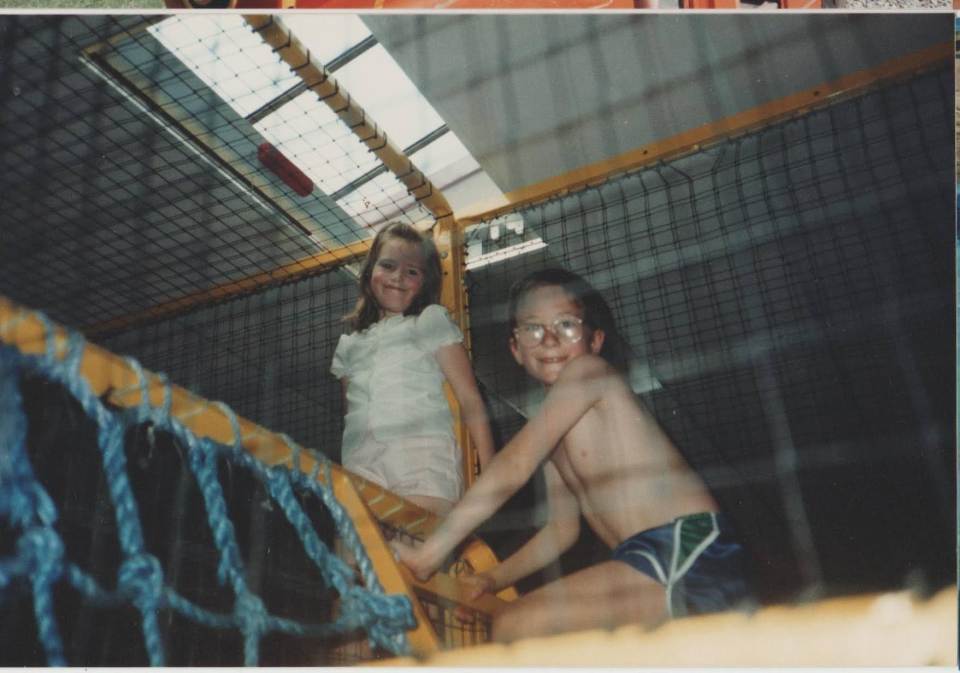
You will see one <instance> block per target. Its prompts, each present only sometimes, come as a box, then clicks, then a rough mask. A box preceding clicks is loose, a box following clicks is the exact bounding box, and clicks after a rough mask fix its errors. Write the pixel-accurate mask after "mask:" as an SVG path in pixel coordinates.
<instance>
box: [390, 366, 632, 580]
mask: <svg viewBox="0 0 960 673" xmlns="http://www.w3.org/2000/svg"><path fill="white" fill-rule="evenodd" d="M614 375H615V374H614V373H613V371H612V369H611V368H610V367H609V365H607V363H606V362H605V361H604V360H603V359H602V358H600V357H598V356H595V355H581V356H579V357H577V358H576V359H574V360H572V361H571V362H570V363H569V364H567V366H566V367H565V368H564V370H563V372H561V374H560V376H559V378H558V379H557V382H556V383H555V384H554V385H553V386H552V387H551V389H550V392H549V393H548V394H547V397H546V399H545V400H544V402H543V406H542V407H541V409H540V412H539V413H538V414H537V415H536V416H534V417H533V418H532V419H531V420H530V421H529V422H528V423H527V424H526V425H525V426H523V429H521V430H520V432H518V433H517V434H516V436H514V438H513V439H512V440H510V442H509V443H508V444H507V445H506V446H505V447H504V448H503V449H502V450H501V451H500V452H499V453H497V454H496V455H495V456H494V457H493V460H491V461H490V463H489V464H488V465H487V468H486V469H485V470H484V471H483V473H481V475H480V478H479V479H478V480H477V481H476V482H475V483H474V484H473V486H471V487H470V488H469V489H468V490H467V492H466V493H465V494H464V496H463V499H461V500H460V502H459V503H458V504H457V506H456V507H454V508H453V510H452V511H451V512H450V513H449V514H448V515H447V517H446V518H445V519H444V520H443V521H442V522H441V523H440V525H439V526H437V528H436V530H434V532H433V534H432V535H431V536H430V537H429V538H427V540H426V541H425V542H424V543H423V545H422V546H421V547H419V548H418V549H417V550H415V551H411V550H403V551H399V552H398V553H399V555H400V558H401V560H403V561H404V563H406V564H407V565H408V566H409V567H410V569H411V570H412V571H413V572H414V574H415V575H416V576H417V577H419V578H420V579H421V580H426V579H427V578H428V577H430V575H432V574H433V573H434V572H436V570H437V568H439V567H440V565H441V564H442V563H443V561H444V559H445V558H446V557H447V555H449V554H450V552H452V551H453V549H454V548H455V547H456V546H457V545H458V544H460V542H461V541H462V540H463V539H464V538H466V537H467V536H468V535H469V534H470V533H471V532H473V530H474V529H475V528H476V527H477V526H479V525H480V524H481V523H483V522H484V521H486V520H487V519H488V518H489V517H490V516H491V515H492V514H493V513H494V512H496V511H497V510H498V509H499V508H500V506H501V505H502V504H503V503H504V502H506V501H507V499H508V498H509V497H510V496H512V495H513V494H514V493H516V492H517V491H518V490H519V489H520V487H522V486H523V485H524V484H525V483H526V482H527V480H528V479H530V477H531V476H532V475H533V472H534V470H536V469H537V467H538V466H539V465H540V464H541V463H542V462H543V461H544V459H546V458H547V456H549V455H550V453H551V452H552V451H553V450H554V448H555V447H556V446H557V444H559V442H560V440H561V439H563V437H564V435H566V434H567V432H569V431H570V428H572V427H573V426H574V425H575V424H576V423H577V421H579V420H580V418H581V417H582V416H583V414H585V413H586V412H587V410H588V409H590V407H592V406H593V405H594V404H596V403H597V401H599V400H600V398H601V397H602V395H603V390H604V387H605V386H606V385H607V382H608V381H609V378H608V377H610V376H614Z"/></svg>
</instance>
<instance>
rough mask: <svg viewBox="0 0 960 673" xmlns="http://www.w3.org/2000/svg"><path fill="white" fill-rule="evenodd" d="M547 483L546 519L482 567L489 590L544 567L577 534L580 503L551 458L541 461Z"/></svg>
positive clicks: (575, 538)
mask: <svg viewBox="0 0 960 673" xmlns="http://www.w3.org/2000/svg"><path fill="white" fill-rule="evenodd" d="M543 475H544V480H545V481H546V485H547V508H548V517H549V518H548V520H547V523H546V524H545V525H544V526H543V527H542V528H541V529H540V530H539V531H537V534H536V535H534V536H533V537H532V538H530V539H529V540H528V541H527V542H526V544H524V545H523V546H522V547H520V549H518V550H517V551H516V552H514V553H513V554H512V555H511V556H509V557H507V558H506V559H504V560H503V561H502V562H501V563H499V564H498V565H496V566H494V567H493V568H491V569H490V570H488V571H486V574H487V575H488V576H489V577H490V579H491V580H492V581H493V586H492V587H491V588H490V591H491V592H492V593H495V592H497V591H500V590H501V589H503V588H505V587H509V586H512V585H513V584H515V583H516V582H517V581H518V580H521V579H523V578H524V577H526V576H527V575H530V574H531V573H534V572H536V571H538V570H540V569H542V568H544V567H545V566H546V565H547V564H548V563H550V562H552V561H554V560H556V559H557V558H558V557H559V556H560V555H561V554H562V553H563V552H565V551H567V550H568V549H569V548H570V547H571V546H572V545H573V543H574V542H576V541H577V536H578V535H579V534H580V507H579V506H578V505H577V501H576V499H575V498H574V495H573V493H572V492H571V491H570V489H569V488H567V485H566V484H565V483H563V479H562V478H561V477H560V473H559V472H558V471H557V468H556V466H555V465H554V464H553V463H552V462H549V461H548V462H546V463H544V465H543Z"/></svg>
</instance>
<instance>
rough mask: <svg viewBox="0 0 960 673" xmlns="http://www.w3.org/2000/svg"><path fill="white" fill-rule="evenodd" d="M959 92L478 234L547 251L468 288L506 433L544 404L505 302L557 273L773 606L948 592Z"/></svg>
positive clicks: (819, 115)
mask: <svg viewBox="0 0 960 673" xmlns="http://www.w3.org/2000/svg"><path fill="white" fill-rule="evenodd" d="M952 99H953V96H952V73H951V72H950V71H949V70H943V71H939V72H934V73H928V74H924V75H922V76H918V77H916V78H913V79H911V80H910V81H907V82H903V83H898V84H895V85H890V86H886V87H884V88H881V89H879V90H876V91H873V92H871V93H869V94H867V95H864V96H861V97H858V98H856V99H853V100H849V101H846V102H842V103H839V104H836V105H833V106H831V107H829V108H826V109H822V110H818V111H815V112H812V113H810V114H808V115H805V116H803V117H799V118H796V119H793V120H790V121H786V122H783V123H779V124H776V125H774V126H771V127H768V128H764V129H762V130H760V131H758V132H755V133H751V134H749V135H745V136H743V137H739V138H735V139H730V140H727V141H724V142H721V143H719V144H717V145H715V146H713V147H710V148H709V149H706V150H704V151H700V152H698V153H696V154H693V155H690V156H686V157H683V158H681V159H677V160H674V161H669V162H666V163H662V164H659V165H656V166H653V167H650V168H647V169H644V170H641V171H639V172H635V173H632V174H630V175H627V176H624V177H620V178H616V179H611V180H608V181H607V182H605V183H604V184H603V185H601V186H598V187H594V188H589V189H586V190H583V191H581V192H578V193H575V194H570V195H568V196H564V197H562V198H556V199H553V200H550V201H547V202H544V203H540V204H537V205H534V206H532V207H529V208H526V209H523V210H520V211H518V212H516V213H512V214H509V215H506V216H502V217H498V218H497V219H496V220H492V221H490V222H487V223H484V224H483V225H480V226H477V227H475V228H474V229H473V230H472V231H471V232H470V233H469V235H468V241H467V245H468V246H474V247H475V248H477V249H480V248H482V250H483V252H484V254H488V253H493V252H494V251H496V250H501V251H503V252H502V254H504V255H506V254H508V253H509V250H511V249H513V250H516V249H518V248H514V247H512V246H518V245H521V244H524V243H526V244H528V245H529V243H530V242H531V241H536V239H538V238H539V239H542V241H543V242H545V243H546V247H545V248H542V249H539V250H534V251H533V252H528V253H526V254H521V255H517V256H514V257H508V258H505V259H503V260H502V261H499V262H496V263H491V264H489V265H488V266H483V267H480V268H476V269H473V270H471V271H470V272H469V274H468V284H469V288H470V309H471V322H472V328H473V348H474V355H475V367H476V370H477V374H478V377H479V378H480V379H481V381H482V383H483V385H484V389H485V391H487V393H488V394H489V395H491V396H493V397H496V398H498V404H497V405H494V406H492V409H493V413H494V414H495V415H496V416H497V417H498V418H497V421H496V422H497V423H498V424H500V423H502V424H504V425H505V426H507V427H510V428H515V427H517V425H518V423H520V422H522V414H528V413H529V412H530V411H531V410H533V409H535V408H536V403H537V401H538V391H537V390H536V389H535V388H534V387H533V386H531V384H530V383H529V382H527V381H526V380H525V379H524V376H525V375H524V374H523V372H522V371H521V370H520V369H519V368H518V367H516V366H515V364H514V362H513V360H512V358H511V357H510V355H509V353H508V351H507V349H506V341H507V338H508V329H507V325H506V320H507V316H506V306H505V299H504V298H505V297H506V296H507V289H508V287H509V285H510V284H511V283H512V282H514V281H515V280H517V279H519V278H520V277H523V276H524V275H526V274H527V273H528V272H530V271H532V270H535V269H539V268H542V267H545V266H554V265H557V266H563V267H566V268H568V269H570V270H573V271H575V272H577V273H579V274H581V275H583V276H584V277H585V278H586V279H587V280H589V281H590V282H591V283H592V284H593V285H594V286H595V287H597V288H598V289H599V290H601V292H602V293H603V294H604V296H605V298H606V299H607V301H608V302H609V303H610V304H611V307H612V308H613V310H614V313H615V316H616V319H617V325H618V327H619V330H620V332H621V336H622V338H623V341H624V342H625V347H626V352H627V354H628V357H629V360H630V365H631V366H630V378H631V383H632V385H633V388H634V389H635V390H636V391H637V392H638V393H640V394H641V396H642V398H643V399H644V401H645V403H646V404H647V406H648V407H649V408H651V410H653V412H654V413H655V415H656V416H657V417H658V419H659V420H660V421H661V422H662V423H663V424H664V425H665V426H666V427H667V429H668V431H669V432H670V434H671V435H672V436H673V438H674V440H675V441H676V443H677V444H678V445H679V447H680V448H681V451H682V452H683V453H684V454H685V456H686V457H687V459H688V460H689V461H690V462H691V463H692V464H693V466H694V467H695V468H697V470H698V471H699V472H700V473H701V474H702V475H703V476H704V477H705V478H706V480H707V482H708V484H709V486H710V487H711V488H712V489H713V490H714V491H715V493H716V494H717V495H718V497H719V498H720V500H721V503H722V504H723V505H724V506H725V508H726V509H727V510H728V511H729V512H730V513H731V514H732V515H733V516H734V518H735V520H736V522H737V524H738V526H739V527H740V528H741V529H742V530H741V532H742V534H743V535H744V537H745V538H746V539H747V541H748V543H749V545H750V548H751V552H752V553H753V556H754V557H755V560H756V566H757V567H756V570H757V572H758V575H759V580H760V581H759V584H760V590H761V593H762V594H763V595H764V596H765V597H767V598H773V597H783V596H787V595H791V594H793V593H794V592H796V591H799V590H801V589H809V590H811V591H813V592H815V593H822V592H824V591H826V592H836V591H846V590H856V589H866V588H870V587H874V588H875V587H890V586H901V585H902V583H903V582H904V581H905V580H911V582H912V583H917V582H919V584H923V582H924V581H928V582H931V583H933V584H939V583H943V582H946V581H949V578H950V577H952V573H953V566H952V563H951V561H950V559H951V558H953V549H952V545H951V544H949V540H950V539H951V538H952V536H950V535H948V534H946V531H948V530H949V529H950V526H952V522H953V513H954V506H953V493H954V486H953V481H954V479H953V470H952V468H951V465H952V464H953V451H952V448H951V447H952V446H953V399H954V392H953V380H952V379H953V377H952V376H943V375H942V372H945V371H953V362H954V354H953V348H952V346H951V343H952V340H951V335H952V329H953V323H952V320H951V316H952V311H953V308H952V307H953V264H952V257H951V256H952V254H953V246H952V245H950V240H951V237H952V222H953V208H954V205H953V174H952V166H953V158H952V147H953V123H952V115H951V109H952V105H953V102H952ZM491 231H493V234H492V235H491ZM508 436H509V434H508ZM892 502H896V503H897V506H896V507H895V510H894V511H891V508H890V503H892ZM878 518H880V519H882V521H883V523H882V524H880V523H877V522H876V520H877V519H878ZM878 559H883V562H878ZM567 560H568V563H569V564H571V565H576V564H577V560H576V559H573V558H568V559H567ZM914 580H916V581H917V582H913V581H914Z"/></svg>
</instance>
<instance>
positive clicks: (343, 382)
mask: <svg viewBox="0 0 960 673" xmlns="http://www.w3.org/2000/svg"><path fill="white" fill-rule="evenodd" d="M349 385H350V379H348V378H347V377H346V376H344V377H343V378H342V379H340V397H341V401H342V402H343V415H344V416H346V415H347V412H348V411H349V409H347V387H348V386H349Z"/></svg>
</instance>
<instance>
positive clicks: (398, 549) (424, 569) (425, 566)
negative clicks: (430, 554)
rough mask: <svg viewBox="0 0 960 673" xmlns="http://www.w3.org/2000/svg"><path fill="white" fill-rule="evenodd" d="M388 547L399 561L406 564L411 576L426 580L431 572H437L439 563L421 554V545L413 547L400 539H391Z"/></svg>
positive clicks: (422, 580)
mask: <svg viewBox="0 0 960 673" xmlns="http://www.w3.org/2000/svg"><path fill="white" fill-rule="evenodd" d="M390 548H391V549H392V550H393V555H394V556H395V557H396V559H397V560H398V561H400V563H402V564H403V565H405V566H407V568H409V569H410V572H411V573H413V576H414V577H416V578H417V579H418V580H420V581H421V582H426V581H427V580H428V579H430V577H431V576H432V575H433V573H435V572H437V568H438V565H439V564H435V563H432V562H431V561H429V560H428V559H427V558H426V557H425V555H424V554H423V545H421V546H419V547H413V546H411V545H409V544H407V543H406V542H402V541H400V540H391V541H390Z"/></svg>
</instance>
